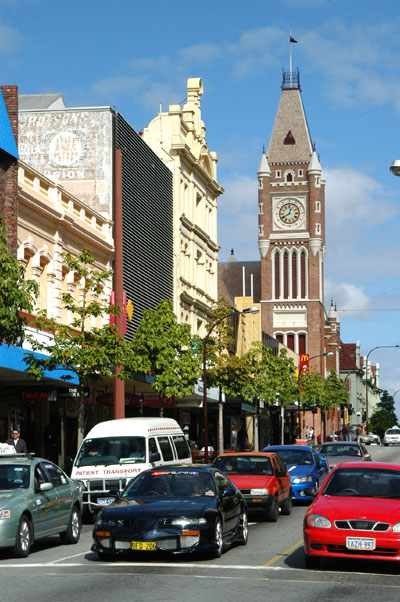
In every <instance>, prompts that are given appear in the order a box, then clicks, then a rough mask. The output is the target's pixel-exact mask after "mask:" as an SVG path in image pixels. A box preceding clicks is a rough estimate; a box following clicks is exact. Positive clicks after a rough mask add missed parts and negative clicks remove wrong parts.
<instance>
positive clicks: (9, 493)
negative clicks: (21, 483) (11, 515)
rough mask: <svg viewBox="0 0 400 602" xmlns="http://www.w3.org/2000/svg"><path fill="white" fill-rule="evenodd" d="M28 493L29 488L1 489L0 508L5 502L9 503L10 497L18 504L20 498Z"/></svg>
mask: <svg viewBox="0 0 400 602" xmlns="http://www.w3.org/2000/svg"><path fill="white" fill-rule="evenodd" d="M28 493H29V490H28V489H13V490H10V489H7V490H5V491H0V508H1V507H3V506H4V505H5V504H9V503H10V499H12V503H13V504H17V503H18V500H19V499H20V498H22V497H25V496H26V495H27V494H28Z"/></svg>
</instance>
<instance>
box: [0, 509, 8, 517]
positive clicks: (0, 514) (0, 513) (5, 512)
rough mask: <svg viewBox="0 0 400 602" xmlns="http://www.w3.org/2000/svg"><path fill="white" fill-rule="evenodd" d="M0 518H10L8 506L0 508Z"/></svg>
mask: <svg viewBox="0 0 400 602" xmlns="http://www.w3.org/2000/svg"><path fill="white" fill-rule="evenodd" d="M0 518H11V512H10V510H9V509H8V508H4V509H3V510H0Z"/></svg>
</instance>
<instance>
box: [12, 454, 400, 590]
mask: <svg viewBox="0 0 400 602" xmlns="http://www.w3.org/2000/svg"><path fill="white" fill-rule="evenodd" d="M368 449H369V450H370V451H371V453H372V458H373V460H382V461H389V462H399V463H400V447H390V448H384V447H376V446H369V448H368ZM304 511H305V506H294V508H293V511H292V514H291V515H290V516H280V517H279V520H278V522H277V523H267V522H263V521H261V520H259V518H260V517H258V516H257V515H254V516H251V517H250V520H251V524H250V533H249V543H248V545H247V546H245V547H241V546H237V547H233V548H231V549H230V550H228V551H227V552H226V553H225V554H223V556H222V557H221V558H219V559H215V560H208V559H205V558H191V557H189V558H178V559H173V558H172V559H168V558H165V557H153V556H151V557H150V556H148V555H146V553H145V552H142V553H138V555H136V556H135V557H130V558H129V559H118V560H116V561H111V562H104V561H100V560H99V559H98V558H97V556H96V554H94V553H92V552H91V551H90V546H91V527H90V526H88V525H86V526H85V527H84V528H83V532H82V536H81V539H80V541H79V543H78V544H77V545H74V546H63V545H61V543H60V540H59V538H58V537H51V538H48V539H46V540H43V541H41V542H39V543H38V544H36V545H35V546H34V547H33V549H32V552H31V554H30V556H29V557H28V558H25V559H13V558H8V557H7V556H6V555H5V554H2V555H0V602H17V601H18V602H21V601H25V600H28V601H29V602H63V601H64V600H65V601H68V602H75V601H78V600H79V601H88V602H92V601H93V602H106V601H107V602H109V601H110V600H118V602H120V601H125V600H127V601H128V600H129V601H148V600H151V602H156V601H158V600H162V601H163V602H165V601H170V600H171V601H172V600H174V601H176V602H181V601H182V602H183V601H185V602H186V601H187V600H190V601H193V602H197V601H204V600H207V601H209V600H210V601H211V600H212V601H214V600H215V601H224V602H225V601H230V602H235V601H242V600H246V601H251V602H253V601H259V600H260V601H261V600H262V601H263V602H265V600H268V602H275V601H276V602H278V601H279V602H281V601H282V602H283V601H284V602H303V601H304V602H313V601H314V600H315V601H317V600H318V602H321V600H325V599H326V600H338V601H340V602H342V601H343V602H347V601H350V600H351V601H352V602H354V600H355V599H358V600H359V599H362V600H363V602H376V600H378V599H390V600H398V599H400V576H399V572H400V566H399V565H398V564H396V563H382V564H379V563H377V562H371V563H365V562H357V561H340V562H337V561H329V562H325V563H324V564H323V565H322V570H320V571H309V570H306V569H305V566H304V557H303V545H302V520H303V516H304ZM399 515H400V506H399Z"/></svg>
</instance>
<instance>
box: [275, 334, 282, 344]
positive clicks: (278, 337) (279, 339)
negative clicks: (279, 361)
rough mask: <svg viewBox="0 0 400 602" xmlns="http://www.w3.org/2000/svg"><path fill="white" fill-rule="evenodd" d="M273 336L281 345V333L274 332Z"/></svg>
mask: <svg viewBox="0 0 400 602" xmlns="http://www.w3.org/2000/svg"><path fill="white" fill-rule="evenodd" d="M275 338H276V340H277V341H278V343H281V344H282V345H283V334H281V333H279V334H276V335H275Z"/></svg>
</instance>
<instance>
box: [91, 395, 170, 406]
mask: <svg viewBox="0 0 400 602" xmlns="http://www.w3.org/2000/svg"><path fill="white" fill-rule="evenodd" d="M96 401H97V403H100V404H101V405H106V406H112V405H114V394H113V393H103V394H102V395H98V396H97V397H96ZM125 405H126V406H131V407H141V406H143V407H145V408H158V407H160V397H159V395H143V396H142V395H137V394H136V393H125ZM162 405H163V407H164V408H165V407H170V408H171V407H174V406H175V398H174V397H167V398H165V399H163V400H162Z"/></svg>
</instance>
